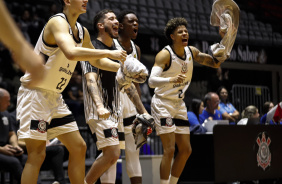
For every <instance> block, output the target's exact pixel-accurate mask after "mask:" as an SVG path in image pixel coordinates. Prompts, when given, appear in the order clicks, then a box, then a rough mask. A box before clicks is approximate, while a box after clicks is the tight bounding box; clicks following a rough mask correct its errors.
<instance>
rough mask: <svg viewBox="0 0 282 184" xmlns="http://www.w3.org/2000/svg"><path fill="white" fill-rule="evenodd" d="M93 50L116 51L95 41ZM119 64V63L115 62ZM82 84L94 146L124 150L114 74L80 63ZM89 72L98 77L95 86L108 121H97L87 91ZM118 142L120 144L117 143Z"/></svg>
mask: <svg viewBox="0 0 282 184" xmlns="http://www.w3.org/2000/svg"><path fill="white" fill-rule="evenodd" d="M92 43H93V45H94V47H95V48H98V49H108V50H116V48H115V47H114V46H112V47H107V46H106V45H104V44H103V43H102V42H101V41H99V40H97V39H95V40H93V41H92ZM116 62H119V61H116ZM81 68H82V75H83V77H82V83H83V91H84V111H85V118H86V122H87V123H88V125H89V127H90V129H91V132H92V134H95V136H96V138H97V142H96V145H97V147H98V149H99V150H100V149H101V148H104V147H106V146H113V145H118V144H119V145H120V147H121V149H124V132H123V126H122V120H123V118H122V107H121V101H120V95H119V93H120V91H119V88H118V83H117V81H116V79H115V77H116V72H110V71H105V70H100V69H98V68H95V67H93V66H92V65H90V64H89V62H88V61H82V62H81ZM89 72H95V73H97V75H98V79H97V85H98V89H99V91H98V92H97V93H99V95H100V98H101V99H102V100H103V105H104V107H105V108H106V109H107V110H108V111H109V112H110V117H109V118H108V119H99V116H98V113H97V107H96V105H95V103H94V102H93V100H92V98H91V95H90V94H89V93H88V90H87V81H86V78H85V75H86V74H87V73H89ZM119 141H120V142H119Z"/></svg>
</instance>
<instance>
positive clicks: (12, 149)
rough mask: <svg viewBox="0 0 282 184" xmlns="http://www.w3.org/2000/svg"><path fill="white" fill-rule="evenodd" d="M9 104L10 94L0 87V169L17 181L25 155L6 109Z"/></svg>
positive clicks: (18, 180)
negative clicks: (11, 174)
mask: <svg viewBox="0 0 282 184" xmlns="http://www.w3.org/2000/svg"><path fill="white" fill-rule="evenodd" d="M9 105H10V94H9V92H8V91H7V90H5V89H3V88H0V169H1V170H4V171H8V172H11V173H13V176H14V179H16V180H17V182H18V183H20V181H21V174H22V171H23V167H24V164H25V162H26V159H27V155H25V154H23V153H24V151H23V149H22V148H20V146H19V145H18V139H17V135H16V133H15V132H14V131H13V127H12V119H11V116H10V114H9V112H8V111H7V108H8V107H9Z"/></svg>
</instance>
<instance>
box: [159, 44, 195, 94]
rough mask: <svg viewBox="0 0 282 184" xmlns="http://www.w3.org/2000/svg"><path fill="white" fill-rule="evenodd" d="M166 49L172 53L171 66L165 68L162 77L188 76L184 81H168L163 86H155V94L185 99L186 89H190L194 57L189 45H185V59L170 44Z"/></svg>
mask: <svg viewBox="0 0 282 184" xmlns="http://www.w3.org/2000/svg"><path fill="white" fill-rule="evenodd" d="M164 49H166V50H168V51H169V53H170V66H169V68H168V69H167V70H164V71H163V72H162V74H161V76H160V77H165V78H168V77H175V76H176V75H178V74H183V75H185V76H186V78H185V81H184V82H183V83H178V84H176V83H168V84H166V85H164V86H162V87H156V88H155V95H157V96H158V97H161V98H166V99H171V100H177V99H183V98H184V96H185V91H186V90H187V89H188V87H189V85H190V82H191V79H192V73H193V57H192V53H191V50H190V49H189V47H185V48H184V49H185V59H183V58H180V57H179V56H177V55H176V54H175V53H174V51H173V50H172V48H171V47H170V46H169V45H168V46H166V47H165V48H164Z"/></svg>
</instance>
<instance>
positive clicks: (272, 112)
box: [260, 102, 282, 125]
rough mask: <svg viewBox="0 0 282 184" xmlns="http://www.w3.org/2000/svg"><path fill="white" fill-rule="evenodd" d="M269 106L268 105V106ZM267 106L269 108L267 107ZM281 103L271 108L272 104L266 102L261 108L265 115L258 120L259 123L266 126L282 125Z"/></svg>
mask: <svg viewBox="0 0 282 184" xmlns="http://www.w3.org/2000/svg"><path fill="white" fill-rule="evenodd" d="M268 104H269V105H268ZM268 106H269V107H268ZM281 106H282V102H280V103H279V104H277V105H275V106H274V107H273V103H272V104H271V103H269V102H266V103H265V104H264V106H263V110H264V112H266V111H267V109H268V112H267V113H265V114H264V115H263V116H262V117H261V118H260V123H261V124H266V125H277V124H278V125H282V107H281Z"/></svg>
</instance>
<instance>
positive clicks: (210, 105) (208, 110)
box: [199, 92, 222, 124]
mask: <svg viewBox="0 0 282 184" xmlns="http://www.w3.org/2000/svg"><path fill="white" fill-rule="evenodd" d="M218 104H219V97H218V95H217V94H216V93H214V92H209V93H207V94H206V95H205V98H204V106H205V109H204V110H203V112H202V114H200V115H199V119H200V124H203V123H204V122H205V121H210V120H222V115H221V113H220V112H219V110H218Z"/></svg>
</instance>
